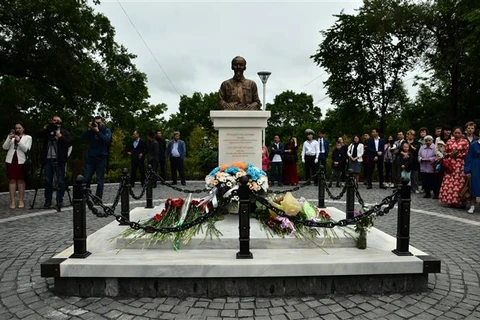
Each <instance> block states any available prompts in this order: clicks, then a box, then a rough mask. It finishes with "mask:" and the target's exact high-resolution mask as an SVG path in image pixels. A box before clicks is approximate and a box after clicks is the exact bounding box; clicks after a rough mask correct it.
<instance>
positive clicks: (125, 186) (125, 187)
mask: <svg viewBox="0 0 480 320" xmlns="http://www.w3.org/2000/svg"><path fill="white" fill-rule="evenodd" d="M120 183H121V186H122V194H121V195H120V203H121V205H120V207H121V215H122V216H123V217H125V220H126V221H130V194H129V190H130V176H129V175H128V170H127V168H123V170H122V179H121V181H120ZM120 225H121V226H127V225H128V223H125V222H123V221H122V222H120Z"/></svg>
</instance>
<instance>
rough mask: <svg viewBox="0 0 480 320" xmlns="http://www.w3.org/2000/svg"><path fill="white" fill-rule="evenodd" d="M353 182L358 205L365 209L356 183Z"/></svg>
mask: <svg viewBox="0 0 480 320" xmlns="http://www.w3.org/2000/svg"><path fill="white" fill-rule="evenodd" d="M354 181H355V196H356V197H357V200H358V203H359V204H360V205H361V206H362V208H363V207H365V201H363V198H362V196H361V195H360V191H359V190H358V182H357V181H356V180H354Z"/></svg>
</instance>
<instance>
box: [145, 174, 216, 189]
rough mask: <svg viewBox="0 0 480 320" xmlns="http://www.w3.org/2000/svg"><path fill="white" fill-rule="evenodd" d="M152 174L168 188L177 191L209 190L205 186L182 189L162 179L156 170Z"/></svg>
mask: <svg viewBox="0 0 480 320" xmlns="http://www.w3.org/2000/svg"><path fill="white" fill-rule="evenodd" d="M152 174H153V176H154V177H155V179H157V180H158V181H160V182H161V183H162V184H164V185H166V186H167V187H169V188H172V189H173V190H176V191H179V192H183V193H205V192H209V191H210V189H207V188H203V189H196V190H188V189H182V188H179V187H177V186H174V185H172V184H171V183H168V182H167V181H165V179H163V177H161V176H159V175H158V174H157V173H156V172H152Z"/></svg>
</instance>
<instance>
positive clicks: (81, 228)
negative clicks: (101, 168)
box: [70, 175, 91, 259]
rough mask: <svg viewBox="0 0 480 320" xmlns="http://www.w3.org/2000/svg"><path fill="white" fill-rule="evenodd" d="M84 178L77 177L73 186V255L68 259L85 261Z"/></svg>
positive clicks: (88, 253)
mask: <svg viewBox="0 0 480 320" xmlns="http://www.w3.org/2000/svg"><path fill="white" fill-rule="evenodd" d="M83 183H84V178H83V176H81V175H78V176H77V178H76V179H75V185H74V186H73V254H72V255H71V256H70V258H80V259H85V258H86V257H88V256H89V255H90V254H91V253H90V252H88V251H87V202H86V200H85V197H84V194H85V192H84V191H85V189H84V188H83Z"/></svg>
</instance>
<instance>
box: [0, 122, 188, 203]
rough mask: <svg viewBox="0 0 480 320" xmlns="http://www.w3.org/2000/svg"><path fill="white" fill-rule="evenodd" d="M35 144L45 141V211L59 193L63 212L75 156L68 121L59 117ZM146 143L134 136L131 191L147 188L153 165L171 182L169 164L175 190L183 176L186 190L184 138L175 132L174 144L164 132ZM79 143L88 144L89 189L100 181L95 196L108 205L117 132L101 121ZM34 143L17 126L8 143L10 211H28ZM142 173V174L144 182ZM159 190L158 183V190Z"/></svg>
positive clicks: (130, 148) (38, 135)
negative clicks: (109, 164)
mask: <svg viewBox="0 0 480 320" xmlns="http://www.w3.org/2000/svg"><path fill="white" fill-rule="evenodd" d="M34 138H38V139H41V140H42V152H41V156H40V159H41V170H40V174H42V175H43V176H44V179H45V194H44V197H45V203H44V205H43V207H44V208H52V204H53V193H54V191H56V195H55V201H56V206H55V207H57V208H61V207H63V205H64V203H63V198H64V195H65V191H66V183H65V177H66V166H67V160H68V157H69V156H70V153H71V151H72V137H71V134H70V133H69V132H68V131H67V130H66V129H65V128H63V127H62V119H61V118H60V117H59V116H54V117H52V120H51V122H50V123H49V124H46V125H45V126H44V127H43V128H42V129H41V130H40V131H39V132H37V133H36V134H35V135H34ZM146 138H147V141H145V140H143V139H142V138H141V136H140V132H139V131H134V132H133V134H132V141H131V142H130V143H129V144H128V146H127V148H126V149H127V151H126V153H127V154H128V156H129V157H130V163H131V171H130V173H131V176H130V185H131V186H132V187H133V186H135V183H136V181H140V184H141V185H142V186H144V185H145V161H147V165H151V166H152V168H153V170H154V171H155V172H157V170H158V172H159V175H160V176H161V177H162V179H163V181H165V179H166V168H165V166H166V161H167V159H168V160H169V161H170V169H171V170H170V171H171V175H172V184H177V176H179V178H180V182H181V184H182V185H186V181H185V170H184V159H185V154H186V148H185V142H184V141H183V140H180V133H179V132H174V134H173V139H172V140H170V141H169V142H168V143H167V141H166V140H165V139H164V138H163V137H162V132H161V131H160V130H157V131H156V132H155V133H153V132H152V133H150V132H149V133H147V135H146ZM79 139H81V140H83V141H86V142H87V143H88V148H87V152H86V158H85V162H84V177H85V184H86V187H87V188H90V185H91V182H92V179H93V177H94V176H96V182H97V186H96V190H95V195H96V196H97V197H98V198H100V199H102V197H103V190H104V183H105V170H106V167H107V161H108V156H109V147H110V144H111V140H112V132H111V131H110V129H109V128H108V127H107V126H106V125H105V123H104V119H103V118H102V117H101V116H95V117H94V118H93V119H92V121H90V122H89V123H88V126H87V130H86V131H84V132H83V133H82V135H81V136H80V137H79ZM32 141H33V138H32V136H30V135H27V134H25V126H24V125H23V124H21V123H17V124H15V127H14V129H12V130H11V131H10V133H9V134H8V136H7V138H6V139H5V142H4V143H3V149H4V150H6V151H7V155H6V158H5V163H6V169H7V179H8V181H9V194H10V209H15V208H23V207H25V179H26V177H27V176H28V174H29V169H30V165H29V163H30V150H31V148H32ZM137 172H138V173H139V174H140V177H139V180H138V179H137ZM54 182H55V185H54ZM156 186H157V185H156V181H155V182H154V187H156ZM17 191H18V202H17V196H16V195H17Z"/></svg>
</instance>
